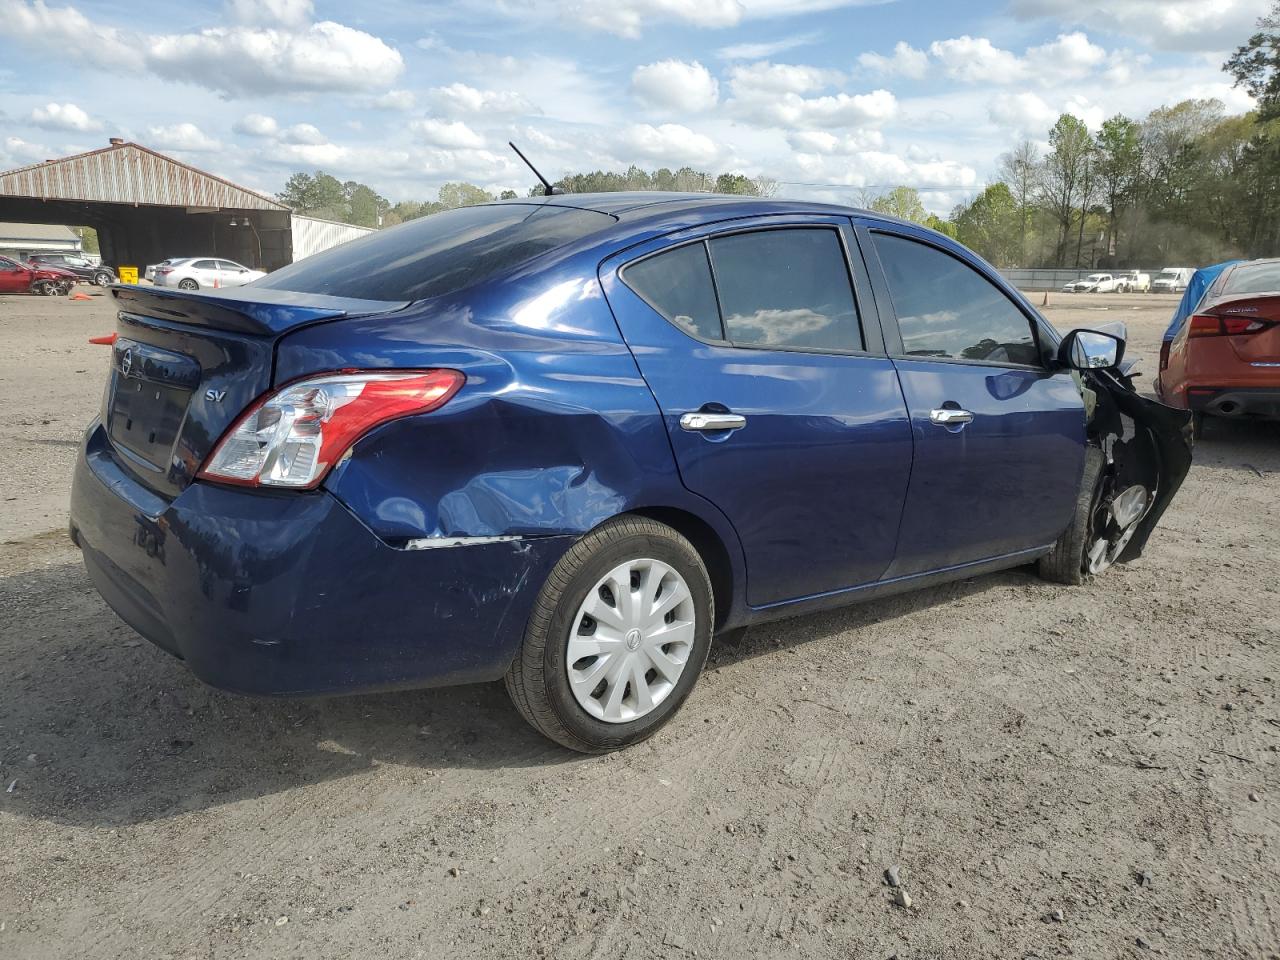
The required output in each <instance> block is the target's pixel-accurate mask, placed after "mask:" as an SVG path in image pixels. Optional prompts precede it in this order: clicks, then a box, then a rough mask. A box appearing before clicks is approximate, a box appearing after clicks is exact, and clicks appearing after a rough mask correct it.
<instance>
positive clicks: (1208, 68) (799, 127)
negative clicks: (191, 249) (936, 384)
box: [0, 0, 1269, 212]
mask: <svg viewBox="0 0 1280 960" xmlns="http://www.w3.org/2000/svg"><path fill="white" fill-rule="evenodd" d="M1268 7H1269V2H1268V0H1193V2H1187V0H996V2H990V3H978V2H956V0H949V2H939V0H931V2H925V0H879V2H877V0H521V2H515V0H497V2H493V0H488V2H482V0H462V2H455V3H448V4H435V3H423V2H410V0H390V2H377V0H374V2H369V3H366V4H361V5H353V4H350V3H332V2H328V0H314V2H313V0H227V2H216V0H215V2H199V0H194V2H191V3H186V4H182V5H175V4H172V3H169V2H155V0H130V2H128V3H125V2H119V0H108V2H100V3H80V4H75V5H70V6H63V5H60V4H59V3H56V2H50V3H46V2H43V0H35V2H32V0H0V23H3V24H4V30H3V32H0V168H9V167H12V166H17V165H19V164H22V163H29V162H33V161H38V160H43V159H46V158H49V157H56V156H62V155H65V154H68V153H72V152H79V151H82V150H88V149H93V148H95V147H98V146H102V145H105V143H106V141H107V138H108V137H112V136H120V137H125V138H126V139H130V140H135V141H137V142H139V143H143V144H146V145H148V146H151V147H154V148H155V149H158V150H161V151H163V152H166V153H170V154H172V155H174V156H177V157H179V158H180V159H182V160H185V161H186V162H188V163H191V164H194V165H196V166H198V167H202V168H205V169H208V170H211V171H213V172H215V173H219V174H221V175H223V176H226V177H229V178H231V179H233V180H236V181H238V182H241V183H244V184H246V185H248V186H251V187H255V188H257V189H260V190H264V191H266V192H272V193H274V192H275V191H276V190H278V189H279V188H280V187H281V185H282V184H283V182H284V180H285V179H286V177H287V176H288V175H289V173H290V172H292V171H294V170H314V169H317V168H321V169H324V170H326V171H328V172H330V173H333V174H334V175H336V176H338V177H339V178H341V179H349V178H350V179H358V180H362V181H364V182H366V183H368V184H370V185H371V186H373V187H374V188H375V189H377V190H379V191H380V192H382V193H383V194H385V195H386V196H388V197H391V198H392V199H407V198H429V197H432V196H434V194H435V191H436V189H437V188H438V187H439V185H440V184H441V183H444V182H446V181H448V180H469V181H471V182H474V183H479V184H482V185H484V186H486V187H489V188H491V189H494V190H499V189H503V188H506V187H511V188H513V189H516V190H518V191H520V192H521V193H523V192H524V191H525V190H526V189H527V187H528V186H529V184H530V183H531V182H532V178H531V177H530V175H529V174H528V173H527V172H526V171H525V170H524V168H523V167H522V166H520V165H519V163H518V161H517V160H516V159H515V157H514V156H513V155H511V153H510V151H509V150H508V149H507V147H506V141H507V140H508V139H515V140H516V142H517V143H519V144H520V145H521V146H522V147H523V148H524V149H525V152H526V153H528V154H529V155H530V157H531V158H534V160H535V162H537V163H538V164H539V166H541V167H542V168H543V170H544V172H545V173H547V174H548V175H550V176H551V177H553V178H554V177H556V176H559V175H560V174H562V173H565V172H568V171H577V170H586V169H596V168H604V169H622V168H625V167H626V166H627V165H628V164H630V163H637V164H639V165H641V166H644V167H649V168H653V167H657V166H670V167H673V168H674V167H678V166H682V165H685V164H688V165H691V166H694V167H696V168H699V169H703V170H708V171H710V172H719V171H724V170H735V171H740V172H744V173H747V174H750V175H759V174H763V175H768V176H771V177H773V178H775V179H777V180H779V181H780V182H781V186H780V189H779V193H780V194H781V195H786V196H797V197H821V198H824V199H838V200H842V201H846V202H848V201H852V200H860V199H865V194H864V193H863V191H866V192H870V193H876V192H879V191H880V190H881V189H882V188H884V187H887V186H891V185H894V184H899V183H905V184H909V185H913V186H919V187H925V188H932V189H929V190H928V192H927V193H926V199H927V203H928V205H929V206H930V207H931V208H932V209H935V210H937V211H939V212H942V211H945V210H947V209H949V207H950V206H951V205H952V204H954V203H955V202H957V201H958V200H961V199H963V198H965V197H966V196H969V195H972V193H973V192H974V191H975V190H976V189H979V188H981V186H982V185H983V184H984V183H986V182H987V181H988V179H989V178H990V177H991V175H992V173H993V172H994V170H995V167H996V164H997V162H998V157H999V155H1000V154H1001V153H1002V152H1004V151H1005V150H1007V149H1009V147H1010V146H1012V145H1013V144H1014V143H1015V142H1016V141H1018V140H1019V139H1022V138H1024V137H1029V138H1031V139H1032V140H1036V141H1043V140H1044V138H1045V134H1046V131H1047V129H1048V127H1049V125H1050V124H1051V123H1052V122H1053V120H1054V118H1055V117H1056V116H1057V115H1058V114H1059V113H1062V112H1070V113H1074V114H1076V115H1077V116H1079V117H1081V119H1083V120H1085V121H1086V122H1087V123H1088V124H1089V125H1090V126H1091V127H1094V128H1096V126H1097V125H1098V124H1099V123H1100V122H1101V121H1102V120H1103V119H1104V118H1105V117H1108V116H1111V115H1113V114H1115V113H1117V112H1123V113H1126V114H1128V115H1130V116H1133V117H1135V118H1141V117H1142V116H1143V115H1145V114H1146V112H1148V111H1149V110H1151V109H1152V108H1153V107H1156V106H1159V105H1161V104H1162V103H1174V102H1176V101H1178V100H1180V99H1184V98H1186V97H1217V98H1219V99H1221V100H1222V101H1223V103H1224V104H1225V106H1226V109H1227V110H1228V112H1232V113H1236V112H1242V111H1245V110H1247V109H1249V107H1250V102H1249V100H1248V98H1247V97H1245V96H1244V95H1243V94H1242V93H1241V92H1240V91H1238V90H1233V89H1232V88H1231V87H1230V85H1229V83H1228V82H1227V80H1226V77H1225V75H1224V74H1222V72H1221V69H1220V66H1221V63H1222V61H1223V60H1224V59H1225V58H1226V56H1227V55H1228V53H1229V52H1230V51H1231V50H1232V49H1233V48H1234V47H1235V46H1236V45H1238V44H1240V43H1242V42H1243V41H1244V40H1245V39H1246V38H1247V37H1248V36H1249V34H1250V33H1251V32H1252V30H1253V26H1254V22H1255V21H1256V19H1257V17H1258V16H1260V15H1261V14H1263V13H1265V12H1266V9H1267V8H1268Z"/></svg>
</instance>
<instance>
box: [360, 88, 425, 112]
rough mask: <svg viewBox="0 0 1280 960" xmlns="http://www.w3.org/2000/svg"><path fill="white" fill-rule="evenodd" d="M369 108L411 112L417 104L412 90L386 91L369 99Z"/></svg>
mask: <svg viewBox="0 0 1280 960" xmlns="http://www.w3.org/2000/svg"><path fill="white" fill-rule="evenodd" d="M367 102H368V104H369V106H371V107H373V109H375V110H401V111H404V110H412V109H413V108H414V107H415V106H417V104H418V99H417V97H415V96H414V94H413V91H412V90H388V91H387V92H386V93H382V94H379V95H378V96H376V97H371V98H370V99H369V100H368V101H367Z"/></svg>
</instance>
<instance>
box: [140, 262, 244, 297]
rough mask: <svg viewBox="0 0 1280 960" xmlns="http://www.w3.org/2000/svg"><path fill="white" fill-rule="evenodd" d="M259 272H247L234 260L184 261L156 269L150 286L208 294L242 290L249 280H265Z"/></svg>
mask: <svg viewBox="0 0 1280 960" xmlns="http://www.w3.org/2000/svg"><path fill="white" fill-rule="evenodd" d="M265 276H266V274H265V273H263V272H262V271H261V270H250V269H249V268H248V267H246V266H245V265H244V264H241V263H236V262H235V261H234V260H221V259H215V258H213V257H184V258H182V259H180V260H166V261H164V262H163V263H161V264H158V265H157V266H156V271H155V276H154V277H153V278H152V282H153V283H154V284H155V285H156V286H157V287H178V288H179V289H181V290H201V289H205V290H209V289H215V288H218V287H242V286H244V285H245V284H246V283H249V282H250V281H252V280H257V279H258V278H259V277H265Z"/></svg>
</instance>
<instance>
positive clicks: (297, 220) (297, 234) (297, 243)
mask: <svg viewBox="0 0 1280 960" xmlns="http://www.w3.org/2000/svg"><path fill="white" fill-rule="evenodd" d="M292 221H293V259H294V262H295V263H296V262H297V261H299V260H304V259H306V258H307V257H309V256H311V255H312V254H316V253H319V252H320V251H321V250H328V249H329V248H330V247H336V246H338V244H340V243H346V242H347V241H348V240H358V239H359V238H360V237H364V236H367V235H368V234H371V233H373V228H372V227H357V226H354V225H352V224H350V223H338V222H336V221H334V220H318V219H316V218H315V217H304V216H301V215H300V214H297V213H295V214H293V215H292Z"/></svg>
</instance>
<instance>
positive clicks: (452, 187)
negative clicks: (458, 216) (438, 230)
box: [439, 183, 493, 210]
mask: <svg viewBox="0 0 1280 960" xmlns="http://www.w3.org/2000/svg"><path fill="white" fill-rule="evenodd" d="M439 198H440V205H441V206H442V207H443V208H444V209H445V210H454V209H456V208H458V207H470V206H474V205H475V204H477V203H491V202H492V201H493V194H492V193H490V192H489V191H488V190H484V189H482V188H480V187H477V186H476V185H475V184H474V183H446V184H445V185H444V186H443V187H441V188H440V193H439Z"/></svg>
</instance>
